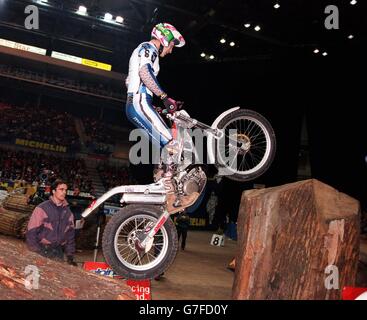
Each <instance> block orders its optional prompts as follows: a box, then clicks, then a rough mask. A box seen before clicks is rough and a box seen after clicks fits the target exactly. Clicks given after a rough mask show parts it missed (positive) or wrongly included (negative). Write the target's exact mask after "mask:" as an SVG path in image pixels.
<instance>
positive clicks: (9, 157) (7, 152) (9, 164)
mask: <svg viewBox="0 0 367 320" xmlns="http://www.w3.org/2000/svg"><path fill="white" fill-rule="evenodd" d="M46 171H48V172H49V173H50V176H54V177H56V178H62V179H63V180H65V181H67V183H68V187H69V190H75V189H79V190H80V191H81V192H88V193H92V194H93V193H94V188H93V185H92V180H91V179H90V178H89V177H88V171H87V168H86V165H85V162H84V160H82V159H77V158H67V157H62V156H57V155H54V154H48V153H36V152H30V151H23V150H12V149H7V148H3V147H0V181H2V182H7V181H12V182H14V181H23V182H25V183H29V184H34V183H42V181H43V175H44V172H46ZM51 172H52V174H51Z"/></svg>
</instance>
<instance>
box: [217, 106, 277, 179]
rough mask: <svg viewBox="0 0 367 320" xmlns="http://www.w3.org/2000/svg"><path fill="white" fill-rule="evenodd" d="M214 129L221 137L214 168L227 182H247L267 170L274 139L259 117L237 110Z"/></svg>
mask: <svg viewBox="0 0 367 320" xmlns="http://www.w3.org/2000/svg"><path fill="white" fill-rule="evenodd" d="M217 128H218V129H221V130H223V133H224V135H223V138H221V139H219V140H218V142H217V148H216V151H217V152H216V154H217V156H216V159H217V160H216V167H217V168H218V169H219V171H222V172H224V175H225V176H226V177H227V178H229V179H231V180H235V181H249V180H253V179H255V178H257V177H259V176H261V175H262V174H264V173H265V171H267V170H268V169H269V167H270V165H271V163H272V162H273V159H274V156H275V150H276V139H275V133H274V130H273V128H272V126H271V125H270V123H269V121H268V120H267V119H265V118H264V117H263V116H262V115H261V114H259V113H257V112H255V111H252V110H248V109H238V110H236V111H233V112H231V113H229V114H228V115H226V116H225V117H224V118H223V119H222V120H221V121H220V122H219V123H218V126H217ZM231 141H232V142H231ZM233 141H236V142H237V143H233Z"/></svg>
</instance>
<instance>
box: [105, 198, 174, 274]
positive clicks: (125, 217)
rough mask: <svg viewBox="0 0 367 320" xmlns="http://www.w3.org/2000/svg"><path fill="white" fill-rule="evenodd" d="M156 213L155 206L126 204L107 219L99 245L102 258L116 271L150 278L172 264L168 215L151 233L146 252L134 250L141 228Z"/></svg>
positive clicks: (171, 229) (152, 220)
mask: <svg viewBox="0 0 367 320" xmlns="http://www.w3.org/2000/svg"><path fill="white" fill-rule="evenodd" d="M160 215H161V210H160V207H159V206H154V205H128V206H126V207H124V208H122V209H121V210H120V211H119V212H118V213H116V214H115V215H114V216H113V217H112V218H111V220H110V221H109V222H108V224H107V226H106V228H105V230H104V233H103V239H102V249H103V254H104V257H105V259H106V262H107V263H108V264H109V265H110V266H111V268H112V269H113V271H114V272H115V273H116V274H118V275H120V276H123V277H124V278H125V279H153V278H155V277H158V276H159V275H161V274H162V273H163V272H165V271H166V270H167V269H168V267H169V266H170V265H171V264H172V262H173V261H174V259H175V257H176V254H177V249H178V240H177V231H176V227H175V225H174V223H173V221H172V220H171V219H170V218H169V219H167V221H166V222H165V223H164V225H163V226H162V227H161V229H160V230H159V231H158V233H157V234H156V235H155V236H154V240H153V245H152V247H151V248H150V250H149V251H148V252H146V253H142V252H139V250H137V242H138V241H139V240H141V239H143V238H144V232H145V231H146V230H147V228H149V227H151V226H153V225H154V224H155V223H156V222H157V221H158V218H159V216H160Z"/></svg>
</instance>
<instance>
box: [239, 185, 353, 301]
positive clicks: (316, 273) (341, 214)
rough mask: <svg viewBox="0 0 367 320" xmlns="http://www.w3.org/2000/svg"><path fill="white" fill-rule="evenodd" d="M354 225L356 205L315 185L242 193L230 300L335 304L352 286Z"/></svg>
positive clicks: (341, 195) (284, 186)
mask: <svg viewBox="0 0 367 320" xmlns="http://www.w3.org/2000/svg"><path fill="white" fill-rule="evenodd" d="M359 219H360V208H359V202H358V201H357V200H355V199H353V198H351V197H349V196H348V195H346V194H343V193H340V192H338V191H337V190H335V189H333V188H332V187H330V186H328V185H326V184H324V183H322V182H320V181H318V180H314V179H311V180H305V181H300V182H296V183H291V184H286V185H283V186H279V187H275V188H267V189H261V190H249V191H245V192H244V193H243V194H242V199H241V206H240V210H239V217H238V236H239V237H238V245H239V252H238V255H237V257H236V270H235V279H234V285H233V298H234V299H318V300H320V299H321V300H324V299H327V300H329V299H330V300H332V299H340V298H341V290H342V288H343V286H353V285H354V284H355V281H356V274H357V268H358V257H359ZM335 267H336V268H337V269H336V268H335ZM337 276H338V278H337ZM328 288H329V289H328Z"/></svg>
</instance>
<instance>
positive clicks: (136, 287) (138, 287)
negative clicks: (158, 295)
mask: <svg viewBox="0 0 367 320" xmlns="http://www.w3.org/2000/svg"><path fill="white" fill-rule="evenodd" d="M126 283H127V285H128V286H129V287H130V288H131V290H132V291H133V292H134V294H135V296H136V299H137V300H151V299H152V298H151V286H150V280H127V281H126Z"/></svg>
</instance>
